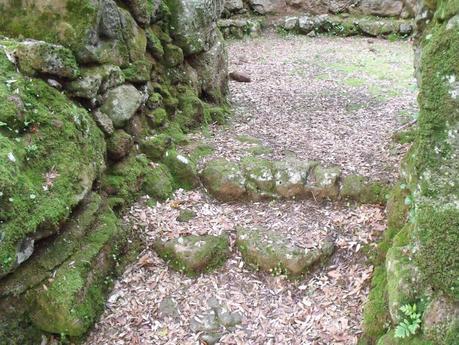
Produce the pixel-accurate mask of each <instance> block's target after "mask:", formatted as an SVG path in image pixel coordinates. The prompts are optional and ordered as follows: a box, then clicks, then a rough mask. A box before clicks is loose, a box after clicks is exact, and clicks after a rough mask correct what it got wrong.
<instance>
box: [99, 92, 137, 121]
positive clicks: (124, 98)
mask: <svg viewBox="0 0 459 345" xmlns="http://www.w3.org/2000/svg"><path fill="white" fill-rule="evenodd" d="M141 104H142V94H141V93H140V92H139V91H138V90H137V89H136V88H135V87H134V86H132V85H121V86H118V87H117V88H115V89H112V90H110V91H109V92H108V95H107V100H106V101H105V102H104V104H103V105H102V107H101V108H100V111H101V112H103V113H105V114H106V115H108V116H109V117H110V118H111V119H112V121H113V125H114V126H115V128H122V127H124V126H125V125H126V124H127V122H128V121H129V120H130V119H131V118H132V117H133V116H134V114H135V113H136V111H137V109H139V107H140V105H141Z"/></svg>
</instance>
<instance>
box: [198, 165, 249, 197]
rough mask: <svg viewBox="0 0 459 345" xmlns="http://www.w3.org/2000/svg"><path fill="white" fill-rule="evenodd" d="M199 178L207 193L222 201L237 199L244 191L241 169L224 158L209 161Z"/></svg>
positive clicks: (243, 178)
mask: <svg viewBox="0 0 459 345" xmlns="http://www.w3.org/2000/svg"><path fill="white" fill-rule="evenodd" d="M201 179H202V181H203V183H204V186H205V187H206V188H207V189H208V191H209V193H211V194H212V195H214V196H215V197H216V198H218V199H220V200H223V201H233V200H239V199H241V198H243V197H244V195H245V192H246V189H245V182H246V180H245V177H244V175H243V174H242V171H241V169H240V168H239V166H238V165H237V164H236V163H231V162H229V161H227V160H225V159H217V160H213V161H211V162H209V164H207V165H206V167H205V168H204V170H203V171H202V172H201Z"/></svg>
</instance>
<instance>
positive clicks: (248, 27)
mask: <svg viewBox="0 0 459 345" xmlns="http://www.w3.org/2000/svg"><path fill="white" fill-rule="evenodd" d="M218 27H219V28H220V31H221V32H222V34H223V37H225V38H226V39H231V38H238V39H241V38H244V37H245V36H247V37H258V36H259V35H260V34H261V20H259V19H256V18H230V19H220V20H219V21H218Z"/></svg>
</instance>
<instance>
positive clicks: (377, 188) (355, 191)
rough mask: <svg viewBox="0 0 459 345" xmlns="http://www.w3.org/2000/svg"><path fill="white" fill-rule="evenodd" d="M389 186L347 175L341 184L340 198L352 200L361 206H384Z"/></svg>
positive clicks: (361, 177)
mask: <svg viewBox="0 0 459 345" xmlns="http://www.w3.org/2000/svg"><path fill="white" fill-rule="evenodd" d="M388 192H389V186H388V185H387V184H383V183H381V182H370V181H369V180H368V179H366V178H365V177H363V176H359V175H348V176H345V177H344V178H343V180H342V183H341V190H340V194H341V197H342V198H345V199H352V200H355V201H358V202H361V203H363V204H385V203H386V195H387V194H388Z"/></svg>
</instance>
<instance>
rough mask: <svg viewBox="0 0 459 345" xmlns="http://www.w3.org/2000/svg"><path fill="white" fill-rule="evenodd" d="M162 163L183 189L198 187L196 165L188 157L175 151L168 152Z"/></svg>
mask: <svg viewBox="0 0 459 345" xmlns="http://www.w3.org/2000/svg"><path fill="white" fill-rule="evenodd" d="M163 162H164V164H165V165H167V167H168V168H169V170H170V171H171V173H172V176H173V177H174V180H175V182H176V183H177V184H178V185H179V186H181V187H182V188H185V189H191V188H194V187H197V186H198V185H199V178H198V172H197V168H196V163H195V162H194V161H193V160H192V159H191V158H190V157H188V156H186V155H185V154H182V153H178V152H177V151H175V150H168V151H167V152H166V153H165V155H164V159H163Z"/></svg>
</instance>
